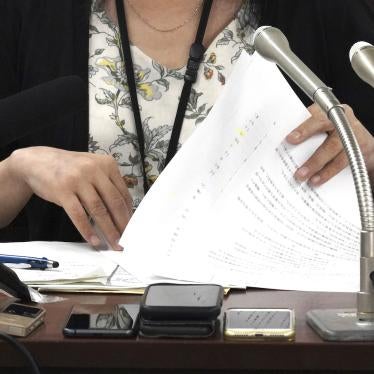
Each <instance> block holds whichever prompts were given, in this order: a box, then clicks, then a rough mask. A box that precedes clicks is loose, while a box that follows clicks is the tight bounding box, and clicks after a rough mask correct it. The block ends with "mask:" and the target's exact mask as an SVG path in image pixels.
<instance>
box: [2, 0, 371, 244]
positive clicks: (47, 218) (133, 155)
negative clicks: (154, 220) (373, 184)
mask: <svg viewBox="0 0 374 374" xmlns="http://www.w3.org/2000/svg"><path fill="white" fill-rule="evenodd" d="M122 4H123V5H124V9H122V6H123V5H122ZM207 7H209V5H207V4H206V2H204V3H203V2H202V1H201V0H196V1H193V2H185V1H178V0H154V1H152V2H151V1H147V0H137V1H133V0H125V1H124V2H123V3H122V2H120V1H115V0H106V1H96V0H95V1H93V2H92V3H91V2H90V1H88V0H80V1H77V0H74V1H73V0H70V1H68V0H64V1H63V2H61V1H57V0H56V1H52V0H32V1H28V2H24V1H21V0H1V1H0V10H1V12H2V14H3V15H6V16H4V17H3V18H4V20H3V21H4V22H2V25H1V26H0V27H1V40H2V52H1V54H2V55H1V56H0V57H1V58H0V74H1V87H0V97H5V96H7V95H10V94H12V93H15V92H18V91H20V90H23V89H26V88H28V87H32V86H34V85H36V84H38V83H41V82H44V81H48V80H51V79H53V78H56V77H58V76H64V75H70V74H76V75H79V76H81V77H82V79H84V80H85V81H86V82H87V86H88V100H89V111H88V113H87V112H82V113H80V114H79V115H77V116H75V117H74V118H69V119H64V120H61V121H60V126H55V127H53V128H51V129H50V130H48V131H44V132H43V133H35V134H33V135H30V136H27V137H25V138H22V139H20V140H19V141H17V142H16V143H14V144H10V145H9V146H8V147H7V149H4V150H2V154H1V159H2V160H3V161H2V162H1V163H0V180H1V181H2V188H1V191H0V202H1V203H0V225H1V226H6V225H7V224H9V223H10V222H11V221H12V220H13V219H14V217H16V216H17V214H18V213H19V212H21V213H20V214H18V217H17V219H16V220H15V221H14V222H13V223H12V224H11V225H10V226H9V227H8V228H7V229H4V230H3V232H2V240H66V241H75V240H81V237H83V239H85V240H86V241H88V242H89V243H91V244H92V245H93V246H96V245H98V244H99V243H100V240H99V239H98V237H97V235H96V234H95V231H94V230H93V228H92V226H91V225H90V223H89V220H88V218H87V214H86V212H87V213H89V214H90V216H91V217H92V218H93V219H94V220H95V222H96V223H97V225H98V226H99V227H100V229H101V231H103V233H104V235H105V236H106V237H107V239H108V241H109V242H110V244H111V245H112V246H113V247H114V248H117V249H120V247H119V246H118V244H117V242H118V239H119V237H120V234H121V232H122V231H123V229H124V227H125V226H126V224H127V222H128V220H129V218H130V216H131V211H132V203H131V198H132V199H133V200H134V203H135V206H136V205H137V204H138V203H139V202H140V200H141V198H142V196H143V194H144V189H146V188H147V185H150V184H151V183H152V182H153V181H154V180H155V178H156V177H157V175H158V174H159V173H160V171H161V170H162V168H163V167H164V164H165V158H166V157H167V155H166V153H167V150H168V145H169V140H170V134H171V132H172V127H173V123H174V118H175V116H176V112H177V107H178V105H179V96H180V95H181V92H182V88H183V85H184V79H183V78H184V74H185V67H184V66H185V65H186V63H187V59H188V54H189V50H190V46H191V44H192V43H193V41H194V39H195V35H196V30H197V28H198V25H199V22H200V20H202V19H203V18H204V17H201V14H204V12H205V13H206V14H209V16H208V17H207V25H206V30H205V33H202V34H203V35H202V36H201V37H202V40H203V44H204V46H205V47H208V49H207V50H206V51H205V54H204V57H203V60H202V62H201V64H200V68H199V70H198V74H197V81H196V82H195V83H193V84H192V88H191V93H190V94H189V95H188V98H189V100H188V102H187V105H186V110H185V112H184V111H182V112H181V113H182V115H181V117H182V121H183V118H184V121H183V126H182V131H181V134H180V136H179V137H177V139H176V141H175V142H174V143H175V146H178V145H179V146H180V145H181V144H183V142H184V141H185V139H186V138H187V137H188V136H189V135H190V134H191V133H192V131H193V129H194V128H195V126H197V125H198V124H199V123H200V122H201V121H202V120H203V119H204V118H205V117H206V115H207V114H208V112H209V110H210V108H211V107H212V105H213V104H214V101H215V99H216V97H217V96H218V94H219V92H220V90H221V89H222V87H223V86H224V84H225V82H226V80H227V79H228V78H229V76H230V72H231V70H232V68H233V66H234V65H235V61H236V60H237V58H238V57H239V55H240V53H241V52H242V51H243V50H245V51H247V52H248V53H253V47H252V45H251V37H252V36H253V31H254V29H255V28H256V27H257V26H258V25H260V24H271V25H274V26H277V27H279V28H280V29H282V30H283V31H284V33H285V34H286V35H287V36H288V38H289V40H290V44H291V46H292V48H293V49H294V51H295V52H296V53H297V54H298V55H299V56H300V57H301V58H302V59H303V60H304V62H305V63H306V64H308V65H309V66H310V67H311V68H312V69H313V70H314V71H315V72H316V73H317V75H319V77H320V78H321V79H322V80H324V81H325V83H327V84H329V85H330V86H331V87H333V88H334V92H335V93H336V95H337V96H338V97H339V98H340V99H341V100H342V101H343V102H347V103H350V105H352V106H353V107H354V108H355V110H356V113H357V114H358V118H360V119H361V120H362V121H363V123H365V125H366V126H367V127H368V128H369V129H370V130H374V119H373V117H374V113H373V111H372V108H371V106H370V103H372V102H373V98H374V97H373V92H372V91H371V90H370V88H369V87H365V85H364V84H363V83H362V82H360V81H359V79H358V78H356V77H355V76H354V73H353V72H352V70H351V69H350V67H349V63H348V57H347V54H348V50H349V46H350V45H352V44H353V43H354V42H356V41H357V40H367V41H373V40H374V36H373V30H374V27H373V23H374V22H373V3H372V2H371V1H365V0H361V1H349V0H346V1H343V0H330V1H326V0H325V1H319V0H315V1H308V2H300V1H297V0H296V1H287V2H284V1H283V2H282V1H276V0H272V1H264V0H262V1H244V2H242V1H241V0H232V1H227V0H215V1H213V4H212V7H211V9H210V11H209V9H207ZM117 13H118V15H119V18H118V17H117ZM124 13H126V15H125V17H124ZM121 16H122V17H121ZM117 19H119V20H120V22H119V24H120V26H121V27H122V34H121V29H120V28H119V27H118V21H117ZM126 20H127V27H123V26H124V23H125V21H126ZM126 30H127V31H128V37H129V39H130V42H131V44H132V46H131V55H132V58H133V62H132V64H131V62H130V65H132V66H133V72H132V71H131V70H128V71H126V69H125V68H124V61H123V59H124V57H125V58H128V56H129V53H126V48H127V45H126V43H125V39H126V34H125V33H126ZM122 51H123V52H124V53H122ZM127 63H128V62H127ZM131 77H133V78H134V84H133V85H131V82H130V80H131ZM131 86H132V87H133V90H135V91H136V95H135V97H136V99H137V100H138V102H139V105H136V103H135V104H134V100H135V99H134V94H133V96H132V98H131V94H130V91H131V90H130V87H131ZM301 97H302V99H303V100H304V101H305V102H307V100H306V99H305V97H303V96H302V95H301ZM137 110H139V114H140V116H139V117H140V118H138V120H137V121H138V123H139V121H140V123H141V128H142V132H143V137H144V141H143V140H142V139H141V138H139V136H140V135H139V131H140V130H139V131H137V130H136V126H135V123H134V122H135V121H134V111H135V112H137ZM309 110H310V112H311V114H312V117H311V118H310V119H308V120H307V121H306V122H305V123H303V124H301V125H300V126H299V127H298V128H297V129H295V131H293V132H292V133H291V134H290V135H289V136H288V137H287V140H288V141H289V142H291V143H293V144H298V143H301V142H303V141H304V140H305V139H307V138H308V137H310V136H311V135H313V134H315V133H318V132H327V133H328V138H327V140H326V141H325V143H324V144H323V145H322V146H321V148H320V149H318V150H317V151H316V152H315V154H314V155H313V156H312V157H311V158H310V159H309V160H308V161H306V163H305V164H304V165H301V167H300V168H299V169H298V170H297V172H296V175H295V177H296V178H298V179H300V180H303V181H310V183H312V184H315V185H319V184H322V183H324V182H326V181H327V180H328V179H330V178H331V177H333V176H334V175H335V174H336V173H337V172H339V171H340V170H341V169H342V168H344V167H345V166H346V165H347V161H346V158H345V156H344V154H343V152H342V147H341V145H340V143H339V142H338V137H337V134H336V132H335V131H334V129H333V126H332V124H331V123H330V122H329V121H328V120H327V119H326V117H325V116H324V115H323V114H322V113H321V111H320V110H319V109H318V108H317V107H316V106H315V105H312V106H311V107H310V108H309ZM183 114H184V115H183ZM347 114H348V117H349V118H350V119H351V122H352V124H353V127H354V130H355V133H356V136H357V138H358V140H359V143H360V145H361V146H362V148H363V151H364V154H365V158H366V162H367V166H368V169H369V171H370V172H372V171H373V170H374V160H373V159H372V157H373V156H372V154H374V153H373V150H374V141H373V138H372V136H371V135H370V133H369V132H368V131H367V130H366V129H365V128H364V126H363V125H362V124H361V123H360V122H359V121H358V120H357V119H356V117H355V115H354V114H353V111H352V110H351V109H350V108H349V107H347ZM135 117H136V114H135ZM139 139H140V141H139ZM142 148H144V155H142V154H141V152H140V151H141V150H142ZM15 150H16V151H15ZM87 151H88V152H87ZM139 153H140V154H139ZM71 221H72V223H73V225H72V223H71ZM74 226H75V227H76V228H77V229H78V230H77V229H76V228H74Z"/></svg>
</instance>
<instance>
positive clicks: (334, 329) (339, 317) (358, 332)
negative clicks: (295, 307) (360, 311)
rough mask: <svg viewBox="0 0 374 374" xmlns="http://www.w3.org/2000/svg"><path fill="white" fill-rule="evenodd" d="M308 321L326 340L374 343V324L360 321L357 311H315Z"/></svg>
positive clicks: (311, 313) (312, 311)
mask: <svg viewBox="0 0 374 374" xmlns="http://www.w3.org/2000/svg"><path fill="white" fill-rule="evenodd" d="M306 320H307V323H308V325H309V326H310V327H311V328H312V329H313V330H314V331H315V332H316V333H317V334H318V335H319V336H320V337H321V338H322V339H324V340H328V341H374V322H373V321H360V320H359V319H358V318H357V309H314V310H310V311H309V312H308V313H307V314H306Z"/></svg>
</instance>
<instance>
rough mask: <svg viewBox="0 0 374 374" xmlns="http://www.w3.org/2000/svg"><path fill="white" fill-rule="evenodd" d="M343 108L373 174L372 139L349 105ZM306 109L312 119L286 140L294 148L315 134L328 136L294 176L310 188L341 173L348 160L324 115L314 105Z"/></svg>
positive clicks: (373, 153)
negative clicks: (307, 182) (308, 184)
mask: <svg viewBox="0 0 374 374" xmlns="http://www.w3.org/2000/svg"><path fill="white" fill-rule="evenodd" d="M343 106H344V109H345V114H346V115H347V117H348V120H349V122H350V124H351V127H352V129H353V132H354V134H355V136H356V139H357V142H358V143H359V145H360V148H361V151H362V153H363V156H364V159H365V162H366V167H367V169H368V172H369V174H374V138H373V136H372V135H371V134H370V133H369V131H368V130H366V128H365V127H364V126H363V125H362V123H361V122H360V121H359V120H358V119H357V118H356V116H355V115H354V113H353V110H352V108H350V107H349V106H348V105H343ZM308 110H309V112H310V113H311V115H312V116H311V117H309V118H308V119H307V120H306V121H304V122H303V123H302V124H301V125H300V126H298V127H297V128H296V129H294V130H293V131H292V132H291V133H290V134H288V135H287V137H286V140H287V142H289V143H290V144H294V145H296V144H300V143H302V142H303V141H305V140H307V139H308V138H310V137H311V136H313V135H315V134H317V133H327V138H326V139H325V141H324V142H323V143H322V144H321V145H320V147H318V148H317V150H316V151H315V152H314V153H313V155H312V156H311V157H310V158H309V159H308V160H307V161H306V162H305V163H304V164H303V165H301V166H300V167H299V168H298V169H297V171H296V173H295V178H296V179H297V180H299V181H309V182H310V183H311V185H313V186H319V185H321V184H323V183H325V182H327V181H328V180H329V179H331V178H332V177H333V176H335V175H336V174H338V173H339V172H340V171H341V170H343V169H344V168H345V167H346V166H347V165H348V158H347V156H346V154H345V151H344V149H343V145H342V143H341V141H340V138H339V135H338V132H337V131H336V130H335V127H334V125H333V123H332V122H331V121H330V120H329V119H328V117H327V115H326V114H325V113H324V112H322V110H321V109H320V108H319V106H318V105H317V104H313V105H311V106H310V107H309V108H308Z"/></svg>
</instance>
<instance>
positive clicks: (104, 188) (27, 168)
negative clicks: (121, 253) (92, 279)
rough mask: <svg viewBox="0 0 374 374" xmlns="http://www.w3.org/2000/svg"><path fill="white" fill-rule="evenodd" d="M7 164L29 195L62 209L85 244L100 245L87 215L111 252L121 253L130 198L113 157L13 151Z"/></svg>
mask: <svg viewBox="0 0 374 374" xmlns="http://www.w3.org/2000/svg"><path fill="white" fill-rule="evenodd" d="M9 161H10V165H11V168H12V170H13V173H15V174H16V175H17V177H18V178H20V179H21V180H22V181H23V182H25V183H26V184H27V185H28V186H29V187H30V189H31V190H32V191H33V193H35V194H36V195H38V196H39V197H41V198H43V199H45V200H48V201H50V202H52V203H55V204H57V205H59V206H61V207H62V208H64V209H65V211H66V213H67V214H68V216H69V217H70V219H71V220H72V222H73V223H74V225H75V226H76V228H77V229H78V230H79V232H80V233H81V235H82V236H83V238H84V239H85V240H86V241H87V242H88V243H90V244H91V245H93V246H94V247H96V246H98V245H100V243H101V242H100V239H99V238H98V236H97V234H96V233H95V231H94V229H93V227H92V225H91V224H90V222H89V217H88V215H89V216H90V217H91V218H93V220H94V221H95V222H96V224H97V225H98V226H99V228H100V230H101V231H102V233H103V234H104V236H105V238H106V239H107V241H108V243H109V244H110V245H111V246H112V248H113V249H117V250H120V249H122V248H121V247H120V246H119V244H118V240H119V239H120V236H121V234H122V232H123V230H124V229H125V227H126V225H127V223H128V221H129V219H130V217H131V214H132V199H131V196H130V194H129V191H128V189H127V186H126V184H125V182H124V181H123V179H122V177H121V175H120V173H119V169H118V166H117V162H116V161H115V160H114V159H113V157H111V156H106V155H96V154H92V153H86V152H72V151H65V150H61V149H57V148H50V147H30V148H24V149H19V150H17V151H15V152H13V154H12V155H11V156H10V160H9ZM87 214H88V215H87Z"/></svg>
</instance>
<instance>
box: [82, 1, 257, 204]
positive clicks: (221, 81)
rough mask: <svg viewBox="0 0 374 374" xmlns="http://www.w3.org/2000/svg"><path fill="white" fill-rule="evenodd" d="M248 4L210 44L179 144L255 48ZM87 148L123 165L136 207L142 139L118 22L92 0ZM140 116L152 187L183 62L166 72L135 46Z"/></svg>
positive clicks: (171, 119)
mask: <svg viewBox="0 0 374 374" xmlns="http://www.w3.org/2000/svg"><path fill="white" fill-rule="evenodd" d="M247 8H248V2H247V1H244V2H243V5H242V7H241V8H240V10H239V11H238V13H237V14H236V16H235V18H234V19H233V21H232V22H230V23H229V24H228V25H227V26H226V27H225V28H224V29H223V30H222V31H221V33H219V34H218V35H217V37H216V38H215V40H214V41H213V42H212V43H211V44H210V46H209V47H208V48H207V50H206V53H205V55H204V59H203V61H202V63H201V65H200V69H199V73H198V79H197V81H196V82H195V83H194V85H193V86H192V91H191V95H190V98H189V102H188V105H187V110H186V114H185V117H184V121H183V126H182V131H181V135H180V138H179V147H180V146H181V145H182V144H183V143H184V142H185V141H186V139H187V138H188V137H189V136H190V135H191V133H192V132H193V130H194V129H195V128H196V127H197V126H198V125H199V124H200V123H201V122H202V121H203V120H204V119H205V117H206V116H207V115H208V113H209V111H210V110H211V108H212V106H213V104H214V102H215V101H216V98H217V97H218V95H219V93H220V92H221V90H222V87H223V86H224V85H225V83H226V80H227V79H228V77H229V76H230V73H231V71H232V68H233V65H234V64H235V61H236V60H237V59H238V57H239V55H240V53H241V52H242V51H243V50H245V51H247V52H248V53H253V47H252V43H251V41H252V36H253V31H254V30H253V29H252V28H251V27H250V26H249V22H248V19H247V14H248V9H247ZM89 38H90V39H89V40H90V54H89V63H88V73H89V108H90V109H89V110H90V113H89V119H90V121H89V145H88V146H89V151H90V152H94V153H101V154H108V155H112V156H113V157H114V158H115V159H116V160H117V162H118V165H119V168H120V172H121V175H122V176H123V178H124V180H125V182H126V184H127V186H128V188H129V191H130V194H131V195H132V198H133V201H134V206H135V207H136V206H138V205H139V203H140V201H141V199H142V197H143V195H144V191H143V176H142V167H141V159H140V154H139V151H138V149H139V147H138V139H137V135H136V128H135V122H134V118H133V112H132V108H131V100H130V94H129V90H128V85H127V78H126V72H125V69H124V63H123V61H122V58H121V57H120V48H121V41H120V33H119V29H118V26H117V25H116V24H114V23H113V22H112V21H111V20H110V19H109V17H108V16H107V14H106V12H105V10H104V8H103V5H102V1H100V0H94V1H93V4H92V11H91V17H90V26H89ZM131 53H132V58H133V63H134V73H135V80H136V87H137V93H138V101H139V107H140V114H141V118H142V124H143V131H144V138H145V155H146V159H145V165H146V172H147V179H148V181H149V184H150V185H151V184H152V183H153V182H154V181H155V180H156V178H157V176H158V175H159V174H160V172H161V171H162V169H163V166H164V161H165V157H166V153H167V148H168V145H169V139H170V135H171V130H172V126H173V123H174V117H175V114H176V110H177V107H178V100H179V96H180V93H181V91H182V87H183V83H184V79H183V77H184V72H185V67H183V68H181V69H168V68H166V67H165V66H162V65H161V64H159V63H157V62H156V61H154V60H152V59H151V58H150V57H149V56H147V55H146V54H145V53H143V52H142V51H141V50H140V49H139V48H137V47H136V46H135V45H132V46H131Z"/></svg>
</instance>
